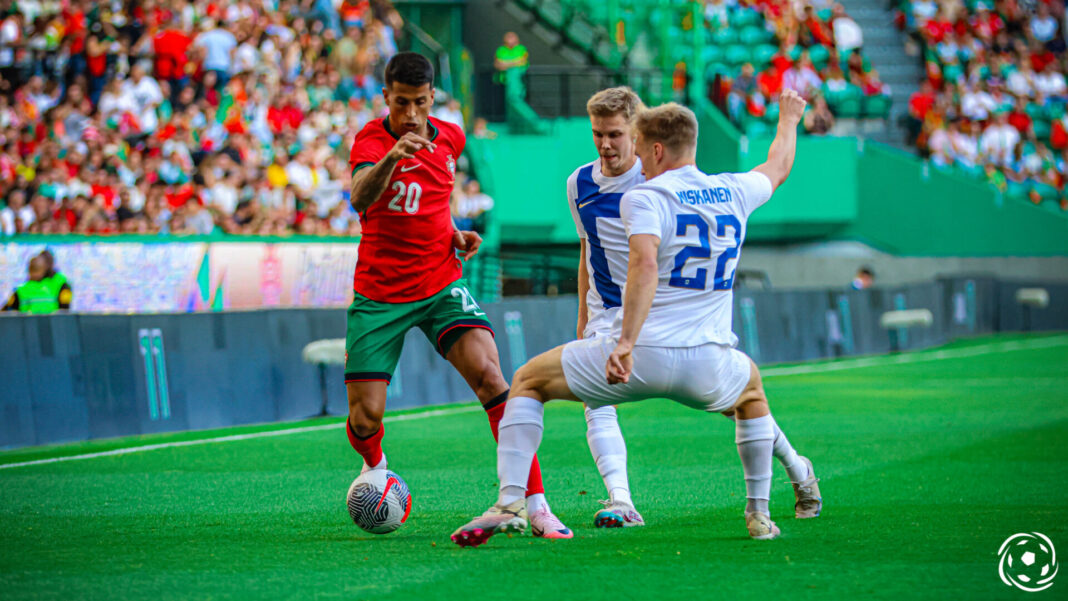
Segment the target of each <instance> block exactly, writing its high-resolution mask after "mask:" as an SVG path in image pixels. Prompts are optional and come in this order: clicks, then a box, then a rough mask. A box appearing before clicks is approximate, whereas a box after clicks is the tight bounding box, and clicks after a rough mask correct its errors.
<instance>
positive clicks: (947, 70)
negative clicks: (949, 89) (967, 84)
mask: <svg viewBox="0 0 1068 601" xmlns="http://www.w3.org/2000/svg"><path fill="white" fill-rule="evenodd" d="M963 76H964V69H962V68H961V66H960V65H946V66H945V67H943V68H942V77H943V78H945V80H946V81H957V80H958V79H960V78H961V77H963Z"/></svg>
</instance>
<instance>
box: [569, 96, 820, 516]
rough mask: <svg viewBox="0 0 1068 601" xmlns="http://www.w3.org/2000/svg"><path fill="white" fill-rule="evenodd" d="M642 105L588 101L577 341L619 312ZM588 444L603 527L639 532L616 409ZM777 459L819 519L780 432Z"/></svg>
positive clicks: (578, 186)
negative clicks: (624, 216)
mask: <svg viewBox="0 0 1068 601" xmlns="http://www.w3.org/2000/svg"><path fill="white" fill-rule="evenodd" d="M640 107H641V100H640V99H639V98H638V95H637V94H635V93H634V91H633V90H631V89H630V88H628V87H625V86H622V87H616V88H608V89H606V90H601V91H600V92H597V93H596V94H594V95H593V96H592V97H591V98H590V100H589V102H587V103H586V111H587V113H589V116H590V125H591V130H592V132H593V141H594V145H595V147H596V148H597V154H598V155H599V158H598V159H597V160H595V161H592V162H590V163H587V164H585V165H583V166H581V167H579V168H578V169H576V170H575V171H574V172H573V173H572V174H571V176H570V177H569V178H568V180H567V200H568V206H569V207H570V209H571V216H572V218H573V219H574V221H575V229H576V232H577V233H578V236H579V243H580V255H579V313H578V327H577V328H576V336H575V337H576V338H578V339H589V338H595V337H597V336H609V335H611V331H612V323H613V321H614V320H615V318H616V316H617V315H618V314H619V312H620V309H621V307H622V289H623V285H624V283H625V281H626V278H625V276H626V273H627V259H628V254H629V248H628V243H627V232H626V228H625V227H624V226H623V221H622V220H621V219H620V214H619V203H620V200H621V199H622V197H623V194H624V193H625V192H628V191H629V190H630V189H631V188H633V187H635V186H637V185H638V184H641V183H644V182H645V175H644V174H643V173H642V167H641V161H640V160H638V157H637V156H636V155H635V154H634V135H635V132H634V128H633V121H634V117H635V116H636V115H637V112H638V109H639V108H640ZM585 414H586V424H587V431H586V439H587V441H588V442H589V445H590V452H591V453H592V454H593V457H594V460H595V462H596V464H597V470H598V472H600V474H601V478H602V479H603V480H604V484H605V489H606V490H607V491H608V500H607V501H603V502H602V503H603V504H604V505H605V506H604V508H602V509H600V510H599V511H597V513H596V514H595V515H594V525H595V526H597V527H600V528H606V527H607V528H611V527H629V526H642V525H644V524H645V521H644V520H643V519H642V516H641V514H640V513H638V511H637V509H636V508H635V507H634V504H633V501H632V500H631V494H630V484H629V482H628V477H627V446H626V443H625V442H624V440H623V434H622V432H621V431H620V429H619V419H618V416H617V414H616V408H615V406H614V405H604V406H601V407H596V408H591V407H587V408H586V412H585ZM775 457H776V458H777V459H779V460H780V462H782V464H783V466H784V467H785V468H786V471H787V474H788V475H789V476H790V478H791V481H792V482H793V483H794V488H795V495H796V496H797V506H796V513H797V515H798V517H815V516H816V515H818V513H819V500H818V499H816V498H813V497H811V495H808V496H806V494H807V492H808V491H807V490H806V488H805V487H804V486H803V483H804V481H805V480H806V479H807V478H808V477H809V475H810V471H809V469H808V465H807V464H806V463H805V461H806V460H805V459H804V458H803V457H800V456H798V454H797V452H796V451H795V450H794V449H793V447H792V446H791V445H790V442H789V440H787V438H786V436H785V435H784V434H783V433H782V431H781V430H779V429H778V425H776V429H775Z"/></svg>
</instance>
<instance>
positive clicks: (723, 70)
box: [705, 63, 733, 80]
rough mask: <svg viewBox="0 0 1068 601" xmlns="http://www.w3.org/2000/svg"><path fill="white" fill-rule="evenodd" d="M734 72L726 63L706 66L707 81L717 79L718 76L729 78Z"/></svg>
mask: <svg viewBox="0 0 1068 601" xmlns="http://www.w3.org/2000/svg"><path fill="white" fill-rule="evenodd" d="M732 72H733V69H731V68H730V65H727V64H725V63H709V64H708V65H706V66H705V79H708V80H711V79H715V78H716V76H717V75H723V76H729V75H730V74H731V73H732Z"/></svg>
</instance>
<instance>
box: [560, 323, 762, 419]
mask: <svg viewBox="0 0 1068 601" xmlns="http://www.w3.org/2000/svg"><path fill="white" fill-rule="evenodd" d="M615 347H616V340H615V339H614V338H613V337H611V336H598V337H596V338H590V339H583V340H575V341H573V342H569V343H567V344H566V345H564V351H563V355H562V356H561V358H560V361H561V363H562V364H563V368H564V377H565V378H567V386H568V388H570V389H571V392H572V393H573V394H574V395H575V396H576V397H578V398H579V400H581V401H582V402H584V403H586V405H587V406H588V407H590V408H591V409H596V408H597V407H603V406H605V405H616V404H619V403H629V402H632V401H641V400H645V399H653V398H668V399H671V400H673V401H676V402H678V403H681V404H683V405H686V406H687V407H693V408H694V409H700V410H702V411H710V412H715V413H720V412H723V411H727V410H729V409H731V408H732V407H734V404H735V403H736V402H737V401H738V397H739V396H741V394H742V391H743V390H745V387H746V385H748V384H749V376H750V373H749V357H748V356H747V355H746V354H745V353H743V352H741V351H739V350H737V349H733V348H730V347H728V346H724V345H721V344H704V345H701V346H694V347H680V348H668V347H657V346H636V347H634V352H633V357H634V369H633V371H632V372H631V374H630V381H629V382H627V383H626V384H609V383H608V378H607V377H606V375H605V365H606V364H607V363H608V355H610V354H611V353H612V350H613V349H614V348H615Z"/></svg>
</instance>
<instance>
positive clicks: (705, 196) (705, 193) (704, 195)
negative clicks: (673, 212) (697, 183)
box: [675, 188, 731, 205]
mask: <svg viewBox="0 0 1068 601" xmlns="http://www.w3.org/2000/svg"><path fill="white" fill-rule="evenodd" d="M675 196H678V197H679V202H681V203H682V204H685V205H712V204H719V203H721V202H730V201H731V191H730V190H729V189H727V188H706V189H703V190H676V191H675Z"/></svg>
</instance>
